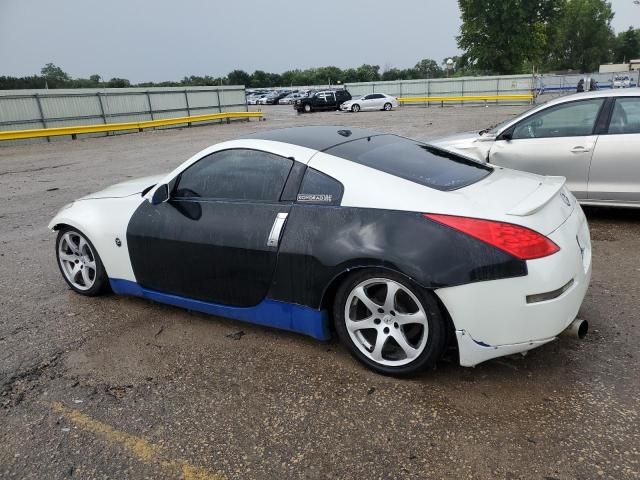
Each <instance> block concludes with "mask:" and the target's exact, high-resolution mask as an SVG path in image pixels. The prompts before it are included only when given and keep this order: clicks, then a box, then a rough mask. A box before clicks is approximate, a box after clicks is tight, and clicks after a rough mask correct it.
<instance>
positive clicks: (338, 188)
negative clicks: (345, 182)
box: [297, 168, 344, 205]
mask: <svg viewBox="0 0 640 480" xmlns="http://www.w3.org/2000/svg"><path fill="white" fill-rule="evenodd" d="M343 190H344V189H343V187H342V184H341V183H340V182H339V181H337V180H335V179H334V178H331V177H330V176H328V175H325V174H324V173H321V172H319V171H317V170H314V169H313V168H307V171H306V172H305V174H304V179H303V180H302V185H301V186H300V191H299V192H298V197H297V201H298V203H310V204H314V205H340V202H341V201H342V192H343Z"/></svg>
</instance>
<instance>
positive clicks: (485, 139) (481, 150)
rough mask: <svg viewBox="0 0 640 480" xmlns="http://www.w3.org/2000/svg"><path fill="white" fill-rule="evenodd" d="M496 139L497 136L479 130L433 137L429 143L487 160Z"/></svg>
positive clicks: (480, 159) (479, 159)
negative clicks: (480, 132)
mask: <svg viewBox="0 0 640 480" xmlns="http://www.w3.org/2000/svg"><path fill="white" fill-rule="evenodd" d="M494 141H495V137H494V136H493V135H490V134H484V135H480V134H479V133H478V132H464V133H458V134H455V135H450V136H447V137H442V138H436V139H432V140H429V142H428V143H429V144H430V145H433V146H435V147H438V148H442V149H444V150H449V151H451V152H454V153H458V154H460V155H463V156H465V157H469V158H473V159H474V160H478V161H480V162H486V161H487V156H488V154H489V150H490V149H491V145H493V142H494Z"/></svg>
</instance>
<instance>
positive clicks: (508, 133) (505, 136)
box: [496, 129, 513, 142]
mask: <svg viewBox="0 0 640 480" xmlns="http://www.w3.org/2000/svg"><path fill="white" fill-rule="evenodd" d="M511 139H513V131H512V130H511V129H509V130H507V131H505V132H502V133H501V134H500V135H498V138H496V140H506V141H507V142H508V141H509V140H511Z"/></svg>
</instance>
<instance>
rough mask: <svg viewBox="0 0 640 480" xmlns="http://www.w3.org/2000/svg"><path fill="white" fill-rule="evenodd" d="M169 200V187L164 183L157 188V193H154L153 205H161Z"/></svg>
mask: <svg viewBox="0 0 640 480" xmlns="http://www.w3.org/2000/svg"><path fill="white" fill-rule="evenodd" d="M167 200H169V187H168V186H167V184H166V183H164V184H162V185H160V186H159V187H158V188H156V191H155V192H153V197H151V204H152V205H159V204H161V203H164V202H166V201H167Z"/></svg>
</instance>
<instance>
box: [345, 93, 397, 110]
mask: <svg viewBox="0 0 640 480" xmlns="http://www.w3.org/2000/svg"><path fill="white" fill-rule="evenodd" d="M398 105H399V103H398V99H397V98H396V97H392V96H391V95H387V94H386V93H370V94H368V95H364V96H362V97H359V98H355V99H352V100H349V101H348V102H344V103H343V104H342V105H340V110H342V111H344V112H359V111H361V110H385V111H389V110H391V109H392V108H396V107H397V106H398Z"/></svg>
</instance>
